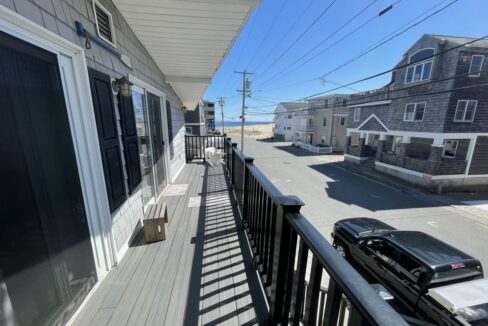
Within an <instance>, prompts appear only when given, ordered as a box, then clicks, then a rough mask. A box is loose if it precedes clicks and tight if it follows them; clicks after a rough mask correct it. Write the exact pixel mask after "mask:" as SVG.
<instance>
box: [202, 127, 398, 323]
mask: <svg viewBox="0 0 488 326" xmlns="http://www.w3.org/2000/svg"><path fill="white" fill-rule="evenodd" d="M221 137H222V138H224V136H221ZM204 138H205V137H202V139H204ZM224 151H225V170H226V172H227V174H228V177H229V181H230V184H231V186H232V190H233V193H234V198H235V202H236V205H237V208H238V210H239V213H240V217H241V222H242V225H241V226H242V228H243V229H244V230H245V232H246V236H247V239H248V241H249V244H250V248H251V251H252V256H253V265H254V267H255V269H256V270H257V272H258V273H259V276H260V282H261V285H262V287H263V293H264V295H265V296H266V299H267V302H268V304H269V320H268V324H270V325H278V324H282V325H287V324H289V323H292V324H294V325H298V324H300V323H304V324H305V325H315V324H320V325H337V322H338V321H340V322H344V320H345V315H346V313H345V312H344V311H345V309H346V306H347V307H348V313H347V317H346V318H347V320H348V323H349V325H407V323H406V322H405V321H404V319H402V317H401V316H400V315H399V314H397V313H396V312H395V311H394V310H393V309H392V308H391V307H390V306H389V305H388V304H387V303H386V302H385V301H384V300H383V299H382V298H381V297H380V296H379V294H378V293H377V292H375V291H374V290H373V288H372V287H371V286H370V285H369V284H368V283H367V282H366V281H365V280H364V279H363V278H362V276H360V275H359V274H358V273H357V272H356V271H355V270H354V269H353V268H352V266H351V265H350V264H349V263H348V262H347V261H345V260H344V259H343V258H342V257H341V256H340V255H339V254H338V253H337V252H336V250H335V249H334V248H333V247H332V246H331V245H330V244H329V242H327V240H326V239H325V238H324V237H323V236H322V235H321V234H320V232H319V231H318V230H317V229H316V228H315V227H314V226H312V224H310V222H309V221H308V220H307V219H306V218H305V217H304V216H303V215H302V214H300V208H301V206H303V203H302V202H301V201H300V199H298V198H297V197H295V196H284V195H283V194H282V193H281V192H280V191H279V190H278V189H277V188H276V187H275V186H274V185H273V184H272V183H271V182H270V181H269V180H268V179H267V178H266V176H264V175H263V173H262V172H261V171H260V170H259V169H258V168H257V167H256V166H255V165H254V164H253V158H251V157H246V156H245V155H243V153H242V152H241V151H240V150H239V149H238V148H237V144H235V143H232V142H231V139H230V138H225V140H224ZM324 270H325V272H326V273H327V274H328V276H329V281H328V287H327V288H326V289H325V288H324V287H322V283H323V281H322V274H323V272H324Z"/></svg>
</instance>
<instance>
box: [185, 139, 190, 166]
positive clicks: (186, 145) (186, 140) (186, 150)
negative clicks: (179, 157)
mask: <svg viewBox="0 0 488 326" xmlns="http://www.w3.org/2000/svg"><path fill="white" fill-rule="evenodd" d="M188 156H189V155H188V135H185V159H186V163H188V162H189V160H188Z"/></svg>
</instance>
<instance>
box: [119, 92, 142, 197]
mask: <svg viewBox="0 0 488 326" xmlns="http://www.w3.org/2000/svg"><path fill="white" fill-rule="evenodd" d="M119 108H120V120H121V124H122V133H123V137H122V139H123V142H124V154H125V164H126V167H127V175H128V178H129V192H130V193H132V192H133V191H134V189H135V188H136V187H137V186H138V185H139V183H140V182H141V164H140V162H139V145H138V143H137V128H136V118H135V114H134V106H133V103H132V97H130V96H122V95H121V94H120V93H119Z"/></svg>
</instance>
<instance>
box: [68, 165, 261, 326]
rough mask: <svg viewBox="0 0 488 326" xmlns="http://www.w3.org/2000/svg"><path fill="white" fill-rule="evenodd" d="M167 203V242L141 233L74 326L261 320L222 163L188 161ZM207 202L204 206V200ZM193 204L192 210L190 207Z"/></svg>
mask: <svg viewBox="0 0 488 326" xmlns="http://www.w3.org/2000/svg"><path fill="white" fill-rule="evenodd" d="M175 184H188V188H187V190H186V192H185V194H184V195H180V196H165V197H162V198H163V200H164V201H165V202H167V204H168V213H169V225H168V229H167V239H166V240H165V241H162V242H156V243H152V244H146V243H145V241H144V237H143V236H142V234H140V235H139V236H138V237H137V238H136V241H134V243H133V244H132V246H131V247H130V248H129V250H128V252H127V254H126V255H125V256H124V258H123V259H122V261H121V262H120V264H119V265H118V266H117V267H115V268H114V269H113V270H112V271H110V272H109V274H108V275H107V276H106V277H105V279H104V280H103V281H102V282H101V283H100V284H99V286H98V288H97V289H96V291H95V292H94V293H93V295H92V297H91V298H90V299H89V300H88V302H87V303H86V305H85V306H84V308H83V309H82V310H81V311H80V313H79V315H78V316H77V318H76V319H75V320H74V322H73V325H76V326H78V325H80V326H81V325H117V326H119V325H183V324H185V325H208V326H209V325H219V324H226V325H254V324H258V323H259V321H262V320H264V318H265V314H266V308H265V307H266V305H265V303H264V299H263V296H262V294H261V289H260V286H259V283H258V280H257V277H256V273H255V270H253V269H252V267H251V256H250V252H249V251H248V250H241V248H248V243H247V240H246V239H245V235H244V233H243V232H237V230H238V229H237V227H236V221H238V215H237V212H236V210H235V206H234V205H232V203H231V196H230V192H229V184H228V181H227V180H226V178H225V175H224V171H223V168H222V167H221V166H219V167H210V166H209V165H206V164H204V163H192V164H187V165H186V167H185V168H184V170H183V171H182V173H181V174H180V176H179V177H178V179H177V180H176V182H175ZM200 197H201V198H202V201H201V202H202V204H201V205H199V204H198V202H199V200H198V199H199V198H200ZM189 206H193V207H189Z"/></svg>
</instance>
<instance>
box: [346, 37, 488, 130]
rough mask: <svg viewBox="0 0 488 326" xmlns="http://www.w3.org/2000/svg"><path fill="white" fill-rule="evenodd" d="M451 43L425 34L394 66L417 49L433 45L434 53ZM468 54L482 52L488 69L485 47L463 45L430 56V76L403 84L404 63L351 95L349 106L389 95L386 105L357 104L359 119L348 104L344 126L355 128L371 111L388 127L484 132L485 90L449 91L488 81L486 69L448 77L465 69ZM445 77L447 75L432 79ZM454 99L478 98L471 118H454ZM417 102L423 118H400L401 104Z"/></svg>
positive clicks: (487, 101) (487, 124) (487, 125)
mask: <svg viewBox="0 0 488 326" xmlns="http://www.w3.org/2000/svg"><path fill="white" fill-rule="evenodd" d="M453 46H454V45H453V44H452V43H449V42H443V41H442V40H440V39H438V38H435V37H431V36H429V35H425V36H423V37H422V38H421V39H420V40H419V41H417V42H416V43H415V44H414V45H413V46H412V47H411V48H410V49H409V51H408V53H407V54H405V56H404V57H403V59H402V60H401V61H400V62H399V63H398V64H397V67H399V66H402V65H404V64H406V63H407V62H408V58H409V56H410V55H411V54H413V53H415V52H416V51H418V50H420V49H424V48H434V50H435V53H442V52H443V51H445V50H447V49H449V48H451V47H453ZM472 54H483V55H485V56H487V57H485V62H484V66H483V69H488V64H487V59H488V49H486V48H474V47H473V48H470V49H469V50H465V48H462V50H460V49H455V50H452V51H449V52H446V53H443V54H441V55H439V56H437V57H434V63H433V68H432V73H431V78H430V79H429V80H426V81H421V82H416V83H411V84H405V74H406V70H407V69H406V67H405V68H400V69H398V70H396V71H395V73H394V74H393V77H392V81H391V83H390V84H389V85H387V86H386V87H385V88H383V89H379V90H375V91H370V92H366V93H360V94H354V95H352V96H351V101H350V105H351V106H352V105H354V104H359V103H367V102H375V101H380V100H385V99H389V100H391V101H392V102H391V104H389V105H380V106H370V107H361V116H360V120H359V121H353V113H354V108H353V107H351V108H350V112H349V118H348V128H357V127H358V126H359V125H360V124H361V123H363V122H364V120H365V119H367V118H368V117H369V116H370V115H371V114H373V113H374V114H375V115H376V116H377V117H378V118H379V119H380V120H381V121H382V122H383V123H384V124H385V125H386V126H387V128H388V129H389V130H395V131H417V132H438V133H442V132H488V92H481V91H480V89H479V88H473V89H466V90H458V91H452V92H449V91H450V90H452V89H456V88H460V87H464V86H471V85H474V84H479V83H487V82H488V73H487V72H482V73H481V76H480V77H478V78H472V77H467V76H466V77H461V78H452V77H455V76H457V75H461V74H466V73H467V72H468V70H469V66H470V63H471V56H472ZM446 78H451V79H449V80H444V81H441V82H435V81H438V80H443V79H446ZM405 88H406V89H405ZM443 91H446V93H441V94H429V93H435V92H443ZM422 94H427V95H422ZM365 96H368V97H365ZM458 99H475V100H478V107H477V109H476V115H475V121H474V122H472V123H460V122H454V113H455V111H456V106H457V101H458ZM419 102H425V103H426V108H425V112H424V118H423V120H422V121H403V119H404V114H405V106H406V105H407V104H408V103H419Z"/></svg>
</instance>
